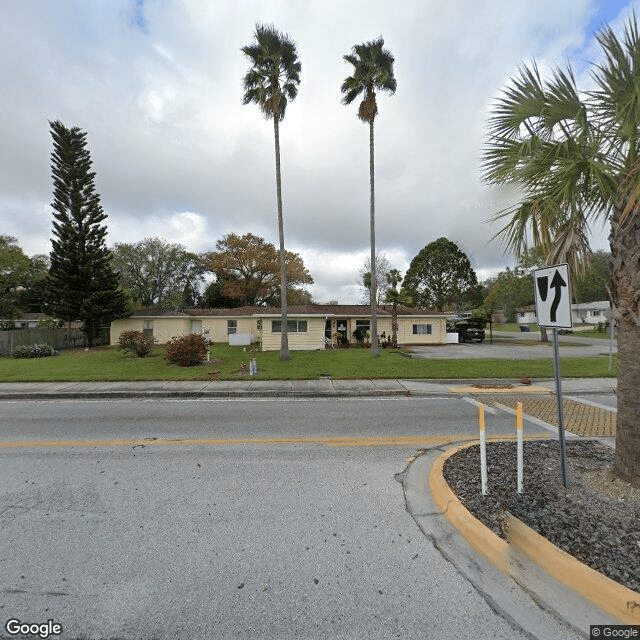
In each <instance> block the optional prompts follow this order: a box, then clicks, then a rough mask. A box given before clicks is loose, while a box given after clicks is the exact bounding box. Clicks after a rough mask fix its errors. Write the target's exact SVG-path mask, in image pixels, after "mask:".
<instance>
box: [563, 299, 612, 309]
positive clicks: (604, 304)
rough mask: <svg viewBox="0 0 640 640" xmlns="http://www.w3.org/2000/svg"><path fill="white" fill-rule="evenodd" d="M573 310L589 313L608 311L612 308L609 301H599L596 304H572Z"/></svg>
mask: <svg viewBox="0 0 640 640" xmlns="http://www.w3.org/2000/svg"><path fill="white" fill-rule="evenodd" d="M571 308H572V309H573V310H574V311H581V310H585V311H588V310H589V309H600V310H607V309H610V308H611V303H610V302H609V301H608V300H597V301H596V302H580V303H578V304H572V305H571Z"/></svg>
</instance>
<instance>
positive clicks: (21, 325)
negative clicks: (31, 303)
mask: <svg viewBox="0 0 640 640" xmlns="http://www.w3.org/2000/svg"><path fill="white" fill-rule="evenodd" d="M45 317H46V316H45V315H44V313H23V314H21V315H19V316H18V317H17V318H11V319H7V320H0V322H1V323H2V325H3V326H4V327H5V328H7V327H11V326H12V327H13V328H14V329H37V328H38V323H39V322H40V320H42V319H43V318H45Z"/></svg>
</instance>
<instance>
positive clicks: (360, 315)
mask: <svg viewBox="0 0 640 640" xmlns="http://www.w3.org/2000/svg"><path fill="white" fill-rule="evenodd" d="M391 310H392V307H391V305H380V306H379V307H378V335H382V334H383V333H384V334H385V335H386V336H390V335H391ZM287 323H288V335H289V348H290V349H292V350H304V349H306V350H314V349H324V348H325V346H327V345H329V344H333V345H335V344H336V343H337V342H338V340H339V339H343V340H344V339H346V340H348V341H349V342H351V343H354V342H355V338H354V337H353V332H354V331H355V330H356V329H358V328H361V329H364V330H365V331H369V330H370V325H371V309H370V307H369V306H368V305H333V304H307V305H297V306H290V307H289V309H288V314H287ZM281 324H282V323H281V320H280V309H279V308H278V307H238V308H236V309H185V310H181V311H166V310H163V311H159V310H153V309H141V310H139V311H136V312H134V313H133V314H132V315H131V316H130V317H128V318H124V319H121V320H114V321H113V322H112V323H111V337H110V343H111V345H116V344H118V339H119V337H120V334H121V333H122V332H123V331H131V330H133V331H143V332H144V333H148V334H151V335H153V336H154V337H155V338H156V340H157V341H158V343H160V344H164V343H167V342H169V341H170V340H171V338H173V337H174V336H180V335H186V334H189V333H203V334H204V335H205V336H207V337H208V338H209V340H211V341H212V342H218V343H219V342H227V343H229V344H251V343H259V344H260V346H261V349H262V351H277V350H279V349H280V329H281ZM446 340H447V326H446V316H445V314H444V313H441V312H438V311H431V310H428V309H413V308H411V307H404V306H400V305H399V306H398V344H401V345H412V344H413V345H418V344H446Z"/></svg>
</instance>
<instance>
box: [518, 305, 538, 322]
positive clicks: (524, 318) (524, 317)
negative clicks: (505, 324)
mask: <svg viewBox="0 0 640 640" xmlns="http://www.w3.org/2000/svg"><path fill="white" fill-rule="evenodd" d="M516 320H517V322H518V324H535V323H536V322H537V321H538V316H537V315H536V307H535V305H533V304H532V305H529V306H528V307H520V308H518V309H516Z"/></svg>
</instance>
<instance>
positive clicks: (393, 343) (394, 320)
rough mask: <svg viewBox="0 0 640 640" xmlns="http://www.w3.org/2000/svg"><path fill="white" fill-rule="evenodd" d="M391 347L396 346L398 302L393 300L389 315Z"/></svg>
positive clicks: (394, 347) (395, 347)
mask: <svg viewBox="0 0 640 640" xmlns="http://www.w3.org/2000/svg"><path fill="white" fill-rule="evenodd" d="M394 289H395V285H394ZM391 347H392V348H393V349H397V348H398V303H397V302H396V301H395V300H394V301H393V309H392V317H391Z"/></svg>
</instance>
